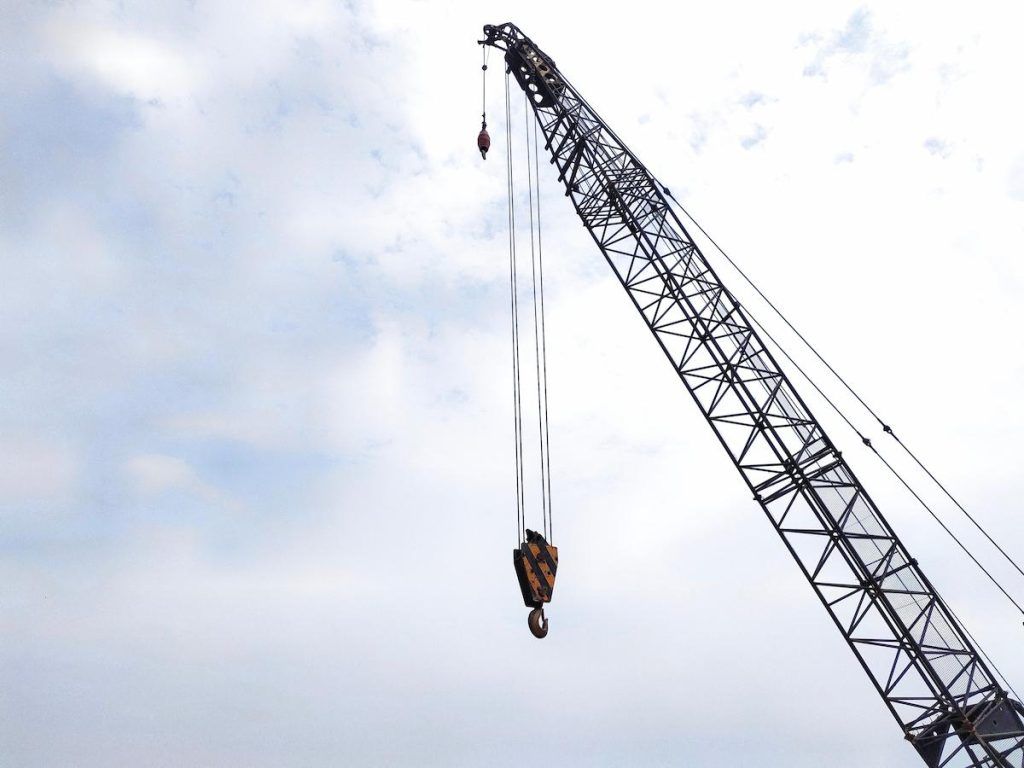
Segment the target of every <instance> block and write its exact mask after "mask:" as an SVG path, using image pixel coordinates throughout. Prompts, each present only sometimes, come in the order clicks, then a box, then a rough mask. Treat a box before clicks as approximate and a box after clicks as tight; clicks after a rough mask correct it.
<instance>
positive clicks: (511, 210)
mask: <svg viewBox="0 0 1024 768" xmlns="http://www.w3.org/2000/svg"><path fill="white" fill-rule="evenodd" d="M510 117H511V109H510V106H509V87H508V73H507V72H506V73H505V126H506V132H505V133H506V143H505V150H506V152H505V161H506V162H505V165H506V171H507V190H508V223H509V227H508V238H509V240H508V242H509V251H508V252H509V293H510V297H511V302H512V407H513V418H512V422H513V427H514V431H515V470H516V544H517V545H518V544H519V542H521V541H522V540H523V539H524V538H525V527H526V507H525V501H524V498H523V496H524V488H523V461H522V456H523V440H522V433H523V425H522V401H521V385H520V377H519V302H518V295H517V294H518V291H517V290H516V288H517V277H518V274H517V272H518V270H517V268H516V234H515V233H516V206H515V178H514V175H513V167H512V131H511V120H510Z"/></svg>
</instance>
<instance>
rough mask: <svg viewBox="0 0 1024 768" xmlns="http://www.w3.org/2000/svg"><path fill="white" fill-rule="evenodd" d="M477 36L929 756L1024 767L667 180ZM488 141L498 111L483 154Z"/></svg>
mask: <svg viewBox="0 0 1024 768" xmlns="http://www.w3.org/2000/svg"><path fill="white" fill-rule="evenodd" d="M480 42H481V44H482V45H484V46H485V48H484V50H485V51H486V50H489V48H487V47H490V48H493V49H499V50H500V51H502V52H503V54H504V61H505V65H506V68H507V72H509V73H511V75H512V76H513V77H514V78H515V82H516V83H518V85H519V86H520V87H521V88H522V90H523V91H524V92H525V94H526V98H527V101H528V104H529V106H530V108H531V110H532V113H533V116H534V117H535V118H536V124H537V126H538V127H539V129H540V133H541V137H540V141H541V142H543V144H542V146H543V148H544V150H546V151H548V152H549V153H550V161H551V163H553V164H554V165H555V166H556V167H557V170H558V180H559V181H560V182H561V183H562V184H563V185H564V189H565V195H566V196H567V197H568V198H569V200H570V201H571V203H572V205H573V207H574V208H575V210H576V213H577V214H578V215H579V218H580V220H581V221H582V223H583V226H584V227H585V228H586V229H587V231H588V232H589V233H590V234H591V236H592V237H593V239H594V242H595V243H596V244H597V247H598V249H599V250H600V251H601V253H602V254H603V255H604V257H605V259H606V260H607V262H608V264H609V265H610V266H611V268H612V270H613V271H614V273H615V275H616V277H617V278H618V279H619V281H620V282H621V283H622V286H623V288H624V289H625V290H626V292H627V294H628V295H629V297H630V299H631V300H632V301H633V304H634V305H635V306H636V309H637V311H638V312H639V313H640V314H641V316H642V317H643V319H644V321H645V322H646V323H647V326H648V327H649V328H650V331H651V333H652V334H653V336H654V339H655V340H656V342H657V343H658V344H659V345H660V347H661V349H662V351H663V352H664V353H665V356H666V357H667V358H668V360H669V362H670V363H671V365H672V367H673V368H674V369H675V370H676V372H677V373H678V375H679V378H680V380H681V381H682V383H683V384H684V386H685V387H686V389H687V391H688V392H689V394H690V395H691V396H692V398H693V401H694V402H695V403H696V405H697V407H698V408H699V409H700V411H701V413H702V414H703V415H704V417H705V418H706V420H707V422H708V425H709V426H710V427H711V429H712V430H713V431H714V433H715V435H716V436H717V438H718V440H719V441H720V443H721V445H722V448H723V449H724V450H725V451H726V453H727V454H728V455H729V457H730V458H731V459H732V462H733V463H734V465H735V466H736V469H737V470H738V471H739V473H740V476H741V477H742V478H743V481H744V482H745V483H746V484H747V486H748V488H749V489H750V493H751V495H752V496H753V499H754V501H755V502H756V503H757V504H758V505H760V507H761V509H762V510H763V511H764V513H765V515H766V517H767V519H768V522H769V523H770V524H771V525H772V527H773V528H774V529H775V530H776V532H777V533H778V535H779V536H780V537H781V539H782V541H783V543H784V544H785V546H786V548H787V549H788V551H789V552H790V554H791V555H792V556H793V559H794V560H795V561H796V563H797V566H798V567H799V568H800V570H801V572H802V573H803V574H804V576H805V577H806V579H807V581H808V583H809V584H810V586H811V588H812V589H813V591H814V593H815V594H816V595H817V597H818V599H819V600H820V601H821V605H822V606H823V607H824V609H825V610H826V611H827V612H828V614H829V616H830V617H831V618H832V620H833V621H834V622H835V626H836V628H837V629H838V630H839V632H840V633H841V634H842V636H843V638H844V639H845V640H846V642H847V644H848V645H849V647H850V650H851V651H852V652H853V654H854V656H855V657H856V659H857V661H858V662H859V663H860V665H861V666H862V667H863V669H864V671H865V672H866V673H867V675H868V677H869V678H870V680H871V683H872V684H873V685H874V687H875V689H876V690H877V691H878V694H879V696H881V698H882V701H883V702H884V703H885V706H886V707H888V709H889V711H890V712H891V713H892V715H893V717H894V718H895V719H896V721H897V722H898V723H899V727H900V729H901V730H902V733H903V735H904V736H905V738H906V739H907V740H908V741H909V742H910V743H911V744H912V745H913V747H914V748H915V749H916V750H917V752H918V754H919V755H920V757H921V759H922V760H923V761H924V763H925V764H926V765H927V766H929V768H940V767H943V766H950V767H951V768H963V767H966V766H985V767H986V768H988V767H991V768H1024V707H1022V706H1021V703H1020V702H1019V701H1017V700H1016V699H1015V698H1014V696H1012V695H1011V694H1010V692H1008V691H1007V690H1006V687H1004V686H1003V685H1002V684H1001V683H1000V681H999V678H998V677H997V676H996V674H994V672H993V668H992V666H991V665H990V663H989V662H988V661H987V660H986V658H985V657H984V656H983V654H982V653H981V652H980V651H979V649H978V647H977V645H976V643H975V642H974V641H973V639H972V638H971V636H970V635H969V634H968V633H967V631H966V630H965V629H964V627H963V625H962V624H961V622H960V621H959V620H958V619H957V618H956V616H955V615H954V613H953V612H952V611H951V610H950V609H949V607H948V606H947V604H946V603H945V602H944V601H943V599H942V598H941V597H940V596H939V595H938V593H937V592H936V591H935V589H934V588H933V587H932V584H931V582H930V581H929V580H928V578H927V577H926V576H925V574H924V573H923V572H922V570H921V568H920V566H919V565H918V562H917V561H916V560H915V559H914V558H913V557H912V556H911V555H910V553H909V552H907V550H906V548H905V547H904V545H903V543H902V542H901V541H900V538H899V537H898V536H897V534H896V532H895V531H893V529H892V527H891V526H890V525H889V523H888V522H887V521H886V519H885V517H883V515H882V513H881V512H880V510H879V509H878V507H877V506H876V504H875V502H874V501H873V500H872V498H871V496H870V495H869V494H868V492H867V491H866V490H865V489H864V487H863V486H862V485H861V483H860V481H859V480H858V479H857V477H856V475H855V474H854V473H853V471H852V470H851V468H850V467H849V466H848V464H847V462H846V460H845V459H844V458H843V455H842V454H841V453H840V451H839V450H838V449H837V448H836V446H835V444H833V442H832V440H831V439H830V438H829V436H828V435H827V434H826V433H825V431H824V429H822V426H821V424H820V423H819V422H818V421H817V419H816V418H815V417H814V415H813V414H812V413H811V411H810V409H809V408H808V406H807V404H806V403H805V401H804V399H803V398H802V397H801V396H800V394H799V393H798V392H797V390H796V389H795V388H794V386H793V384H792V383H791V381H790V379H789V377H787V375H786V373H785V372H784V371H783V369H782V368H781V367H780V365H779V364H778V362H777V361H776V359H775V357H774V356H773V354H772V352H771V351H770V349H769V348H768V347H767V346H766V345H765V342H764V341H763V339H762V334H760V333H759V332H758V330H757V328H756V327H755V325H754V324H753V323H752V322H751V320H750V318H749V316H748V313H747V312H746V311H745V310H744V309H743V307H741V306H740V304H739V303H738V302H737V300H736V299H735V298H734V296H733V295H732V293H730V291H729V290H728V288H726V286H725V285H723V283H722V281H721V280H720V279H719V277H718V275H717V274H716V273H715V271H714V270H713V269H712V267H711V266H710V264H709V263H708V261H707V259H706V258H705V257H704V255H703V254H702V252H701V250H700V248H698V247H697V245H696V244H695V242H694V240H693V239H692V237H691V236H690V234H689V232H688V231H687V228H686V227H685V226H684V225H683V223H682V221H681V219H680V218H679V216H678V215H677V213H676V211H675V210H674V209H673V207H672V206H671V205H670V203H669V197H668V196H667V194H666V193H667V192H668V191H667V189H665V188H664V187H663V186H662V185H661V184H660V183H659V182H658V181H657V179H656V178H655V177H654V176H653V175H652V173H651V172H650V171H649V170H648V169H647V167H645V166H644V164H643V163H641V162H640V161H639V160H638V159H637V157H636V156H635V155H634V154H633V153H632V152H631V151H630V150H629V149H628V148H627V147H626V146H625V145H624V144H623V143H622V141H621V140H620V139H619V138H618V136H616V134H615V133H614V132H613V131H612V130H611V129H610V128H609V127H608V126H607V125H606V124H605V122H604V121H603V120H602V119H601V118H600V117H599V116H598V115H597V113H596V112H595V111H594V110H593V109H592V108H591V106H590V105H589V104H588V103H587V102H586V100H585V99H584V98H583V97H582V96H581V95H580V93H579V92H578V91H577V90H576V88H575V87H573V86H572V84H570V83H569V81H568V80H567V79H566V77H565V76H564V75H563V74H562V72H561V71H560V70H559V69H558V67H557V66H556V65H555V62H554V61H553V60H552V59H551V57H550V56H548V55H547V54H546V53H544V51H542V50H541V49H540V48H539V47H538V46H537V45H536V44H535V43H534V42H533V41H531V40H530V38H528V37H527V36H526V35H525V34H523V32H522V31H520V30H519V29H518V28H517V27H516V26H514V25H513V24H501V25H498V26H491V25H488V26H485V27H484V39H483V40H481V41H480ZM489 145H490V140H489V137H486V123H485V124H484V127H483V129H482V131H481V138H480V140H479V144H478V148H479V149H480V151H481V154H483V155H486V151H487V149H488V148H489ZM539 146H540V145H539V144H538V147H539ZM529 533H530V534H531V537H530V538H529V540H524V541H523V544H522V546H521V547H520V548H519V549H517V550H516V566H517V572H518V573H519V577H520V584H521V586H522V589H523V594H524V599H526V601H527V604H528V605H531V606H533V607H534V609H535V610H537V609H541V608H542V607H543V603H544V602H546V601H547V600H548V599H550V594H551V587H553V583H554V567H555V565H556V564H557V552H554V553H551V552H549V551H548V550H547V549H545V547H548V544H547V542H546V541H545V540H544V537H543V536H541V535H540V534H537V533H534V532H532V531H531V532H529ZM550 549H553V548H550ZM549 555H553V556H549ZM548 577H550V578H548ZM533 618H534V619H536V618H538V617H536V616H534V617H533ZM535 623H537V622H536V621H534V620H533V619H532V620H531V627H533V625H534V624H535ZM543 629H544V631H545V632H546V623H545V625H544V627H543Z"/></svg>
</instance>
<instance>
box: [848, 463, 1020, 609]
mask: <svg viewBox="0 0 1024 768" xmlns="http://www.w3.org/2000/svg"><path fill="white" fill-rule="evenodd" d="M868 448H870V449H871V451H872V453H874V454H875V455H876V456H877V457H878V458H879V460H880V461H881V462H882V463H883V464H885V466H887V467H888V468H889V471H890V472H892V473H893V475H895V477H896V479H897V480H899V481H900V482H901V483H902V484H903V487H904V488H906V489H907V490H908V491H910V493H911V495H912V496H913V497H914V498H915V499H917V500H918V501H919V502H920V503H921V506H922V507H924V508H925V509H926V510H928V514H930V515H931V516H932V517H934V518H935V521H936V522H937V523H938V524H939V525H941V526H942V529H943V530H944V531H945V532H946V533H948V534H949V536H950V538H952V539H953V541H955V542H956V543H957V544H958V545H959V546H960V549H962V550H963V551H964V552H965V553H967V556H968V557H969V558H971V560H973V561H974V564H975V565H976V566H978V568H980V569H981V572H982V573H984V574H985V575H986V576H988V578H989V581H991V582H992V583H993V584H995V585H996V587H997V588H998V589H999V591H1000V592H1002V593H1003V594H1004V595H1006V599H1007V600H1009V601H1010V602H1011V603H1013V606H1014V607H1015V608H1016V609H1017V611H1018V612H1020V615H1021V616H1024V608H1022V607H1021V606H1020V603H1018V602H1017V601H1016V600H1014V599H1013V597H1012V596H1011V595H1010V593H1009V592H1007V591H1006V590H1005V589H1004V588H1003V585H1002V584H1000V583H999V582H998V581H997V580H996V578H995V576H993V575H992V574H991V573H990V572H989V571H988V569H987V568H985V566H983V565H982V564H981V563H980V562H979V561H978V558H976V557H975V556H974V555H973V554H971V551H970V550H969V549H968V548H967V547H966V546H965V545H964V544H963V542H961V541H960V539H958V538H957V536H956V534H955V533H953V532H952V531H951V530H950V529H949V528H948V527H947V526H946V524H945V523H944V522H942V519H941V518H940V517H939V516H938V515H936V514H935V512H933V511H932V508H931V507H929V506H928V505H927V504H926V503H925V501H924V499H922V498H921V497H920V496H918V495H917V492H916V491H915V490H914V489H913V488H911V487H910V484H909V483H908V482H907V481H906V480H904V479H903V477H902V476H901V475H900V473H899V472H897V471H896V470H895V469H894V468H893V466H892V465H891V464H890V463H889V462H888V461H886V460H885V457H884V456H882V454H880V453H879V452H878V449H876V448H875V447H874V446H873V445H869V446H868Z"/></svg>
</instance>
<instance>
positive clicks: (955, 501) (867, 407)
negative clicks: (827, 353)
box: [648, 171, 1024, 576]
mask: <svg viewBox="0 0 1024 768" xmlns="http://www.w3.org/2000/svg"><path fill="white" fill-rule="evenodd" d="M648 172H649V171H648ZM652 176H653V174H652ZM655 181H657V182H658V184H659V186H661V188H662V190H663V191H664V192H665V194H666V195H667V196H668V197H669V198H670V199H671V200H672V202H674V203H675V204H676V207H678V208H679V210H680V211H681V212H682V213H683V214H684V215H685V216H686V218H688V219H689V220H690V221H691V222H693V224H694V226H695V227H697V229H699V230H700V232H701V233H702V234H703V235H704V237H706V238H707V239H708V241H709V242H710V243H711V244H712V245H713V246H714V247H715V249H716V250H717V251H718V252H719V253H720V254H722V256H723V257H724V258H725V260H726V261H728V262H729V264H731V265H732V267H733V269H735V270H736V271H737V272H738V273H739V274H740V276H741V277H742V278H743V279H744V280H745V281H746V282H747V284H748V285H750V287H751V288H753V289H754V291H755V292H756V293H757V295H758V296H760V297H761V298H762V299H764V301H765V303H766V304H767V305H768V306H769V307H771V309H772V311H773V312H775V314H776V315H778V316H779V318H780V319H781V320H782V322H784V323H785V324H786V325H787V326H788V327H789V328H790V330H792V331H793V333H795V334H796V335H797V337H798V338H799V339H800V341H802V342H803V343H804V345H805V346H806V347H807V348H808V349H809V350H810V351H811V352H812V353H813V354H814V356H815V357H817V358H818V360H820V361H821V362H822V363H823V364H824V366H825V367H826V368H827V369H828V370H829V371H830V372H831V373H832V375H833V376H835V377H836V379H837V380H838V381H839V382H840V383H841V384H842V385H843V387H845V388H846V390H847V391H848V392H849V393H850V394H851V395H853V397H854V398H856V400H857V402H859V403H860V404H861V405H862V406H864V408H865V410H867V412H868V413H870V414H871V416H872V417H874V419H875V421H877V422H878V423H879V425H880V426H881V427H882V431H883V432H884V433H886V434H887V435H889V436H890V437H891V438H892V439H893V440H895V441H896V442H897V443H898V444H899V446H900V448H902V449H903V450H904V451H905V452H906V454H907V455H908V456H909V457H910V458H911V459H912V460H913V462H914V463H915V464H917V466H918V467H920V468H921V470H922V471H923V472H924V473H925V474H926V475H927V476H928V478H929V479H930V480H931V481H932V482H933V483H935V485H936V486H938V487H939V489H940V490H941V491H942V492H943V493H944V494H945V495H946V497H947V498H948V499H949V500H950V501H952V502H953V504H954V505H956V507H957V509H959V510H960V511H961V512H962V513H963V514H964V516H965V517H966V518H967V519H968V520H969V521H970V522H971V524H972V525H974V527H975V528H976V529H977V530H978V531H979V532H980V533H981V534H982V536H984V537H985V539H986V540H987V541H988V542H989V543H990V544H991V545H992V546H993V547H995V548H996V550H997V551H998V552H999V554H1001V555H1002V556H1003V557H1004V558H1005V559H1006V560H1007V562H1009V563H1010V565H1012V566H1013V567H1014V569H1016V571H1017V573H1019V574H1020V575H1021V576H1024V568H1022V567H1021V566H1020V564H1019V563H1018V562H1017V561H1016V560H1015V559H1014V558H1013V556H1011V555H1010V554H1009V553H1008V552H1007V551H1006V550H1005V549H1003V547H1002V546H1001V545H1000V544H999V543H998V542H997V541H996V540H995V539H994V538H993V537H992V535H991V534H990V533H989V532H988V531H987V530H986V529H985V527H984V526H982V524H981V523H980V522H978V520H977V519H976V518H975V517H974V515H972V514H971V513H970V512H968V511H967V508H966V507H964V505H963V504H961V503H960V501H959V500H958V499H957V498H956V497H955V496H954V495H953V494H952V492H950V490H949V489H948V488H947V487H946V486H945V485H944V484H943V483H942V482H941V481H940V480H939V478H938V477H936V476H935V474H934V473H933V472H932V471H931V470H930V469H928V467H927V466H925V464H924V462H922V461H921V459H920V458H918V456H917V454H915V453H914V452H913V451H912V450H911V449H910V448H909V447H908V446H907V445H906V444H905V443H904V442H903V441H902V440H901V439H900V438H899V436H898V435H897V434H896V433H895V432H894V431H893V429H892V427H890V426H889V425H888V424H886V423H885V421H883V420H882V418H881V417H880V416H879V415H878V414H877V413H876V412H875V410H874V409H873V408H871V406H870V405H868V404H867V403H866V402H865V401H864V399H863V398H862V397H861V396H860V395H859V394H857V392H856V390H854V389H853V387H851V386H850V385H849V383H847V381H846V379H844V378H843V377H842V376H841V375H840V374H839V372H838V371H836V369H835V368H833V367H832V365H831V364H830V363H829V362H828V360H826V359H825V358H824V357H823V356H822V355H821V353H820V352H818V350H817V349H816V348H815V347H814V345H813V344H811V342H809V341H808V340H807V338H806V337H805V336H804V335H803V334H802V333H800V331H799V330H797V328H796V327H795V326H794V325H793V324H792V323H791V322H790V321H789V318H787V317H786V316H785V315H784V314H783V313H782V311H781V310H780V309H779V308H778V307H777V306H776V305H775V304H774V303H773V302H772V301H771V299H769V298H768V297H767V296H766V295H765V294H764V292H763V291H762V290H761V289H760V288H759V287H758V286H757V284H756V283H755V282H754V281H753V280H752V279H751V278H750V277H749V276H748V275H747V273H746V272H744V271H743V269H742V268H741V267H740V266H739V265H738V264H737V263H736V262H735V261H733V259H732V258H731V257H730V256H729V254H728V253H726V252H725V250H724V249H723V248H722V246H720V245H719V244H718V243H717V242H716V241H715V239H714V238H713V237H711V235H709V234H708V233H707V231H706V230H705V229H704V227H702V226H701V225H700V222H698V221H697V220H696V219H695V218H694V217H693V216H691V215H690V212H689V211H687V210H686V208H685V207H684V206H683V204H682V203H680V202H679V201H678V200H677V199H676V198H675V195H673V194H672V192H671V190H669V188H668V187H666V186H665V185H664V184H662V183H661V181H660V180H658V179H657V178H655Z"/></svg>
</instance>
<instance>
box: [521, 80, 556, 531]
mask: <svg viewBox="0 0 1024 768" xmlns="http://www.w3.org/2000/svg"><path fill="white" fill-rule="evenodd" d="M523 119H524V122H523V126H524V132H525V140H526V188H527V190H528V192H529V203H530V270H531V283H530V285H531V288H532V291H533V352H534V361H535V363H536V368H537V440H538V442H539V444H540V514H541V524H542V527H543V531H544V537H545V538H548V537H549V535H550V534H549V532H548V504H547V498H546V496H545V493H544V488H545V472H544V409H543V400H542V395H541V381H540V378H541V374H540V317H539V314H538V313H539V308H538V306H537V253H536V250H535V248H534V222H533V167H532V166H531V164H530V160H531V158H530V105H529V104H528V103H527V101H526V98H525V96H524V98H523Z"/></svg>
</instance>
